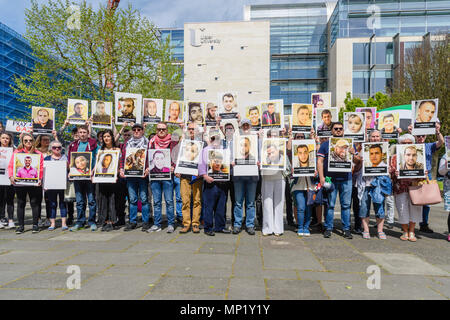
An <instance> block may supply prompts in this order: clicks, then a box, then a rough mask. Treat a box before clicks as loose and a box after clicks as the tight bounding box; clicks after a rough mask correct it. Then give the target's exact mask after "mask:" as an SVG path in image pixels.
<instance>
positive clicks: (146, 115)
mask: <svg viewBox="0 0 450 320" xmlns="http://www.w3.org/2000/svg"><path fill="white" fill-rule="evenodd" d="M163 102H164V101H163V99H154V98H144V99H143V100H142V109H143V118H142V119H143V122H144V123H151V124H156V123H159V122H161V120H162V119H163V107H164V103H163Z"/></svg>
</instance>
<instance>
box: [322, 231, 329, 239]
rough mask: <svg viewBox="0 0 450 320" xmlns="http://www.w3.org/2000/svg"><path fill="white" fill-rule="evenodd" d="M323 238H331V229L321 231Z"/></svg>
mask: <svg viewBox="0 0 450 320" xmlns="http://www.w3.org/2000/svg"><path fill="white" fill-rule="evenodd" d="M323 237H324V238H331V230H325V232H324V233H323Z"/></svg>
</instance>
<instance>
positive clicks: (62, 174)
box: [42, 160, 67, 190]
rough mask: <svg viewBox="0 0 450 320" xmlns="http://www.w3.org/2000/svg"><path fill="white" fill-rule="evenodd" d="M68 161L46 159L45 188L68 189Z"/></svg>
mask: <svg viewBox="0 0 450 320" xmlns="http://www.w3.org/2000/svg"><path fill="white" fill-rule="evenodd" d="M66 177H67V161H51V160H50V161H44V180H43V181H42V183H43V185H44V189H45V190H66V188H67V179H66Z"/></svg>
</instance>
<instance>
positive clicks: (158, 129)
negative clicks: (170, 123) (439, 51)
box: [156, 128, 167, 131]
mask: <svg viewBox="0 0 450 320" xmlns="http://www.w3.org/2000/svg"><path fill="white" fill-rule="evenodd" d="M156 130H157V131H166V130H167V129H166V128H156Z"/></svg>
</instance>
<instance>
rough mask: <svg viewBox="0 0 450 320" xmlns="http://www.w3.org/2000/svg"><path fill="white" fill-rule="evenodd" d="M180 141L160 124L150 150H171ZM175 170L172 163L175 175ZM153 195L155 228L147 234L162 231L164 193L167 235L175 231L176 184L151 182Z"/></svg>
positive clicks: (163, 181)
mask: <svg viewBox="0 0 450 320" xmlns="http://www.w3.org/2000/svg"><path fill="white" fill-rule="evenodd" d="M177 143H178V141H174V140H173V139H172V135H171V134H170V133H169V131H168V127H167V124H166V123H165V122H160V123H158V124H157V125H156V135H155V136H154V137H153V138H152V139H150V142H149V144H148V149H170V151H171V152H172V150H173V148H174V147H175V146H176V145H177ZM174 169H175V163H174V162H173V161H171V168H170V171H171V172H172V173H173V170H174ZM150 185H151V189H152V194H153V208H154V212H153V215H154V223H153V226H152V227H151V228H150V229H149V230H148V231H147V232H158V231H161V222H162V205H161V202H162V194H163V193H164V200H165V202H166V216H167V223H168V227H167V233H172V232H174V231H175V216H174V203H173V190H174V182H173V178H172V179H171V180H157V181H151V182H150Z"/></svg>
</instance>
